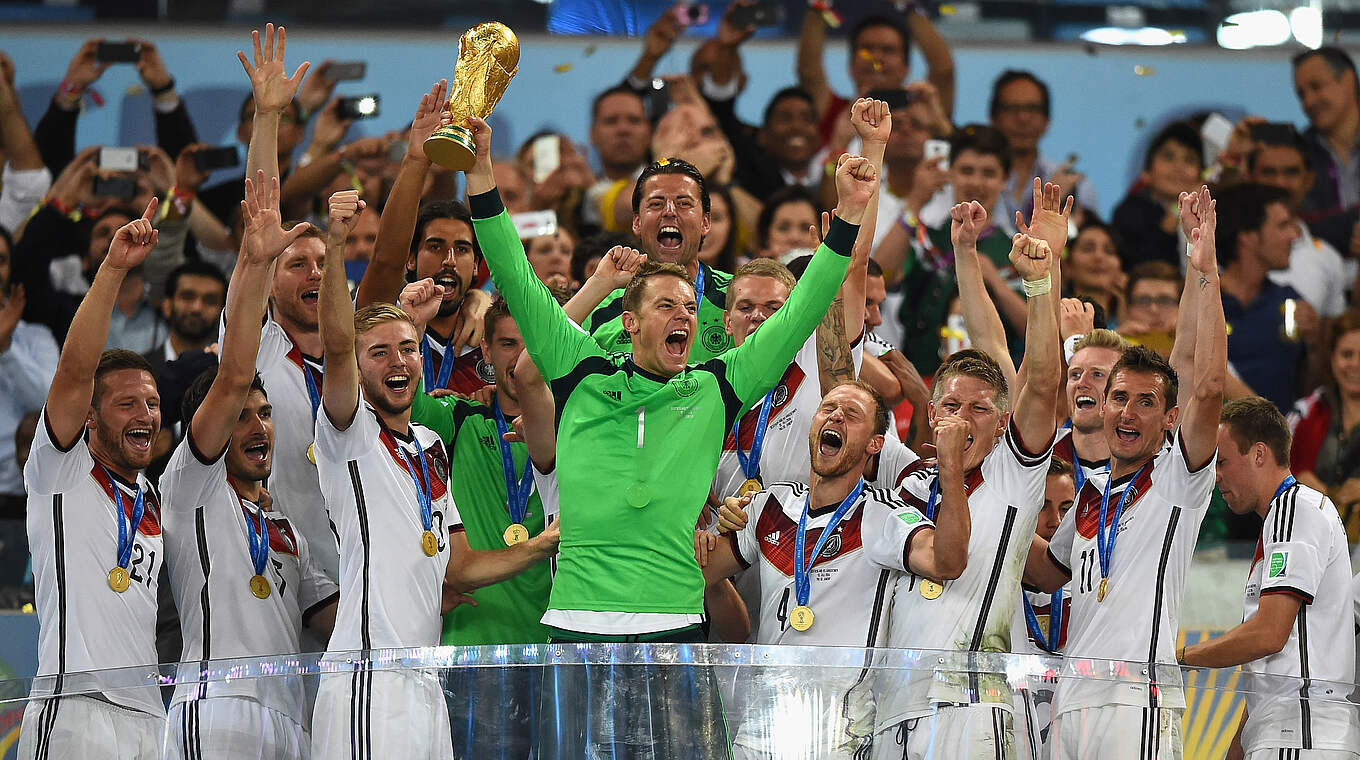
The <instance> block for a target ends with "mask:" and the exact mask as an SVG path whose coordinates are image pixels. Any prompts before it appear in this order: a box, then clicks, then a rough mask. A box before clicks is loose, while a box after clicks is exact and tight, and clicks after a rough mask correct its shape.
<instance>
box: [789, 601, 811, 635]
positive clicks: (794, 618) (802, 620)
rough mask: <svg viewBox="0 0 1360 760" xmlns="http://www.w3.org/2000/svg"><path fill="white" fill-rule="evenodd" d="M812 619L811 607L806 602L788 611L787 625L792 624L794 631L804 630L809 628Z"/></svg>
mask: <svg viewBox="0 0 1360 760" xmlns="http://www.w3.org/2000/svg"><path fill="white" fill-rule="evenodd" d="M812 620H813V615H812V608H811V607H809V606H807V605H806V604H800V605H798V606H797V607H794V608H793V611H792V612H790V613H789V625H791V626H793V630H795V631H806V630H807V629H809V628H811V627H812Z"/></svg>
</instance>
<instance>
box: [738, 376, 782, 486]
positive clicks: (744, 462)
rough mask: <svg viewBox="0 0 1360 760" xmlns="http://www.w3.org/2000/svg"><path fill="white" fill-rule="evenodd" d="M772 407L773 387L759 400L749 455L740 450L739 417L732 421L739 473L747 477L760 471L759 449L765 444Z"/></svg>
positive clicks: (752, 476)
mask: <svg viewBox="0 0 1360 760" xmlns="http://www.w3.org/2000/svg"><path fill="white" fill-rule="evenodd" d="M773 407H774V389H773V388H771V389H770V392H769V393H766V394H765V399H764V400H763V401H761V402H760V416H759V417H758V418H756V433H755V437H754V438H753V439H752V440H751V455H750V456H747V455H746V452H744V451H742V450H741V435H740V433H741V417H738V418H737V421H736V422H734V423H732V438H734V439H735V440H736V443H737V463H738V464H740V465H741V473H742V474H743V475H745V476H746V477H747V478H754V477H755V476H756V473H758V472H760V450H761V449H762V448H764V446H765V430H766V428H767V427H768V426H769V424H770V409H772V408H773Z"/></svg>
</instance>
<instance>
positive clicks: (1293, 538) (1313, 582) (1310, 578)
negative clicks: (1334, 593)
mask: <svg viewBox="0 0 1360 760" xmlns="http://www.w3.org/2000/svg"><path fill="white" fill-rule="evenodd" d="M1287 497H1288V494H1286V498H1287ZM1324 498H1325V497H1324ZM1302 506H1303V508H1302V509H1295V508H1293V506H1292V505H1291V504H1289V503H1288V502H1286V503H1284V504H1282V505H1280V506H1279V507H1277V508H1275V509H1272V510H1271V514H1270V519H1269V520H1268V521H1267V522H1266V524H1265V527H1264V528H1262V530H1261V551H1262V557H1263V561H1264V562H1265V566H1264V568H1263V570H1264V572H1262V573H1261V595H1262V596H1265V595H1266V594H1282V593H1283V594H1292V595H1294V596H1296V597H1298V598H1299V599H1300V600H1301V601H1302V602H1303V603H1304V604H1312V603H1313V597H1315V596H1316V595H1317V592H1318V588H1319V586H1321V584H1322V579H1323V574H1324V572H1325V571H1326V569H1327V563H1328V560H1329V558H1328V557H1325V556H1322V555H1321V554H1320V553H1319V549H1324V550H1325V549H1327V548H1328V547H1330V546H1331V545H1332V532H1333V531H1332V529H1333V527H1334V526H1333V525H1331V523H1330V522H1329V520H1328V518H1329V517H1332V518H1333V521H1334V519H1335V518H1334V514H1335V511H1336V510H1335V508H1332V509H1331V511H1330V512H1331V513H1330V514H1329V512H1326V511H1323V510H1321V509H1317V508H1313V507H1312V505H1311V504H1305V505H1302Z"/></svg>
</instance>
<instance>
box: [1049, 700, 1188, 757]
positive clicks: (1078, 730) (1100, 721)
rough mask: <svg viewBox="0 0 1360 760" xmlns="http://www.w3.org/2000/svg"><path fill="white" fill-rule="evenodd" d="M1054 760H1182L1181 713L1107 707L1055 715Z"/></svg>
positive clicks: (1132, 707)
mask: <svg viewBox="0 0 1360 760" xmlns="http://www.w3.org/2000/svg"><path fill="white" fill-rule="evenodd" d="M1050 740H1051V744H1052V747H1053V757H1054V760H1088V759H1089V758H1092V757H1098V758H1100V760H1181V757H1182V753H1183V748H1182V746H1181V713H1180V710H1173V709H1170V708H1166V707H1157V708H1154V707H1134V706H1133V705H1104V706H1102V707H1083V708H1079V709H1076V710H1067V711H1065V712H1061V713H1059V714H1057V715H1055V716H1053V733H1052V734H1051V735H1050Z"/></svg>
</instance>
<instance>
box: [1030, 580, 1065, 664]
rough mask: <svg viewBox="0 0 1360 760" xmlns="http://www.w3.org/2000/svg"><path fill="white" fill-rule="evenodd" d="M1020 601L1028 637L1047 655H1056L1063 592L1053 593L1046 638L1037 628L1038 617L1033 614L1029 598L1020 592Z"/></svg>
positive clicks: (1059, 633) (1060, 630)
mask: <svg viewBox="0 0 1360 760" xmlns="http://www.w3.org/2000/svg"><path fill="white" fill-rule="evenodd" d="M1020 600H1021V601H1022V602H1024V603H1025V625H1027V626H1029V635H1030V637H1031V638H1033V639H1034V640H1035V641H1036V642H1037V643H1038V644H1039V648H1040V649H1043V650H1044V651H1045V652H1048V653H1049V654H1057V653H1058V641H1059V639H1060V637H1061V634H1062V614H1063V612H1062V610H1063V607H1062V605H1063V590H1062V589H1058V590H1057V591H1054V592H1053V596H1052V602H1051V603H1050V604H1049V608H1048V636H1044V631H1043V629H1042V628H1040V627H1039V616H1038V615H1036V614H1034V605H1032V604H1030V603H1029V597H1027V596H1025V594H1024V592H1021V593H1020Z"/></svg>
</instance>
